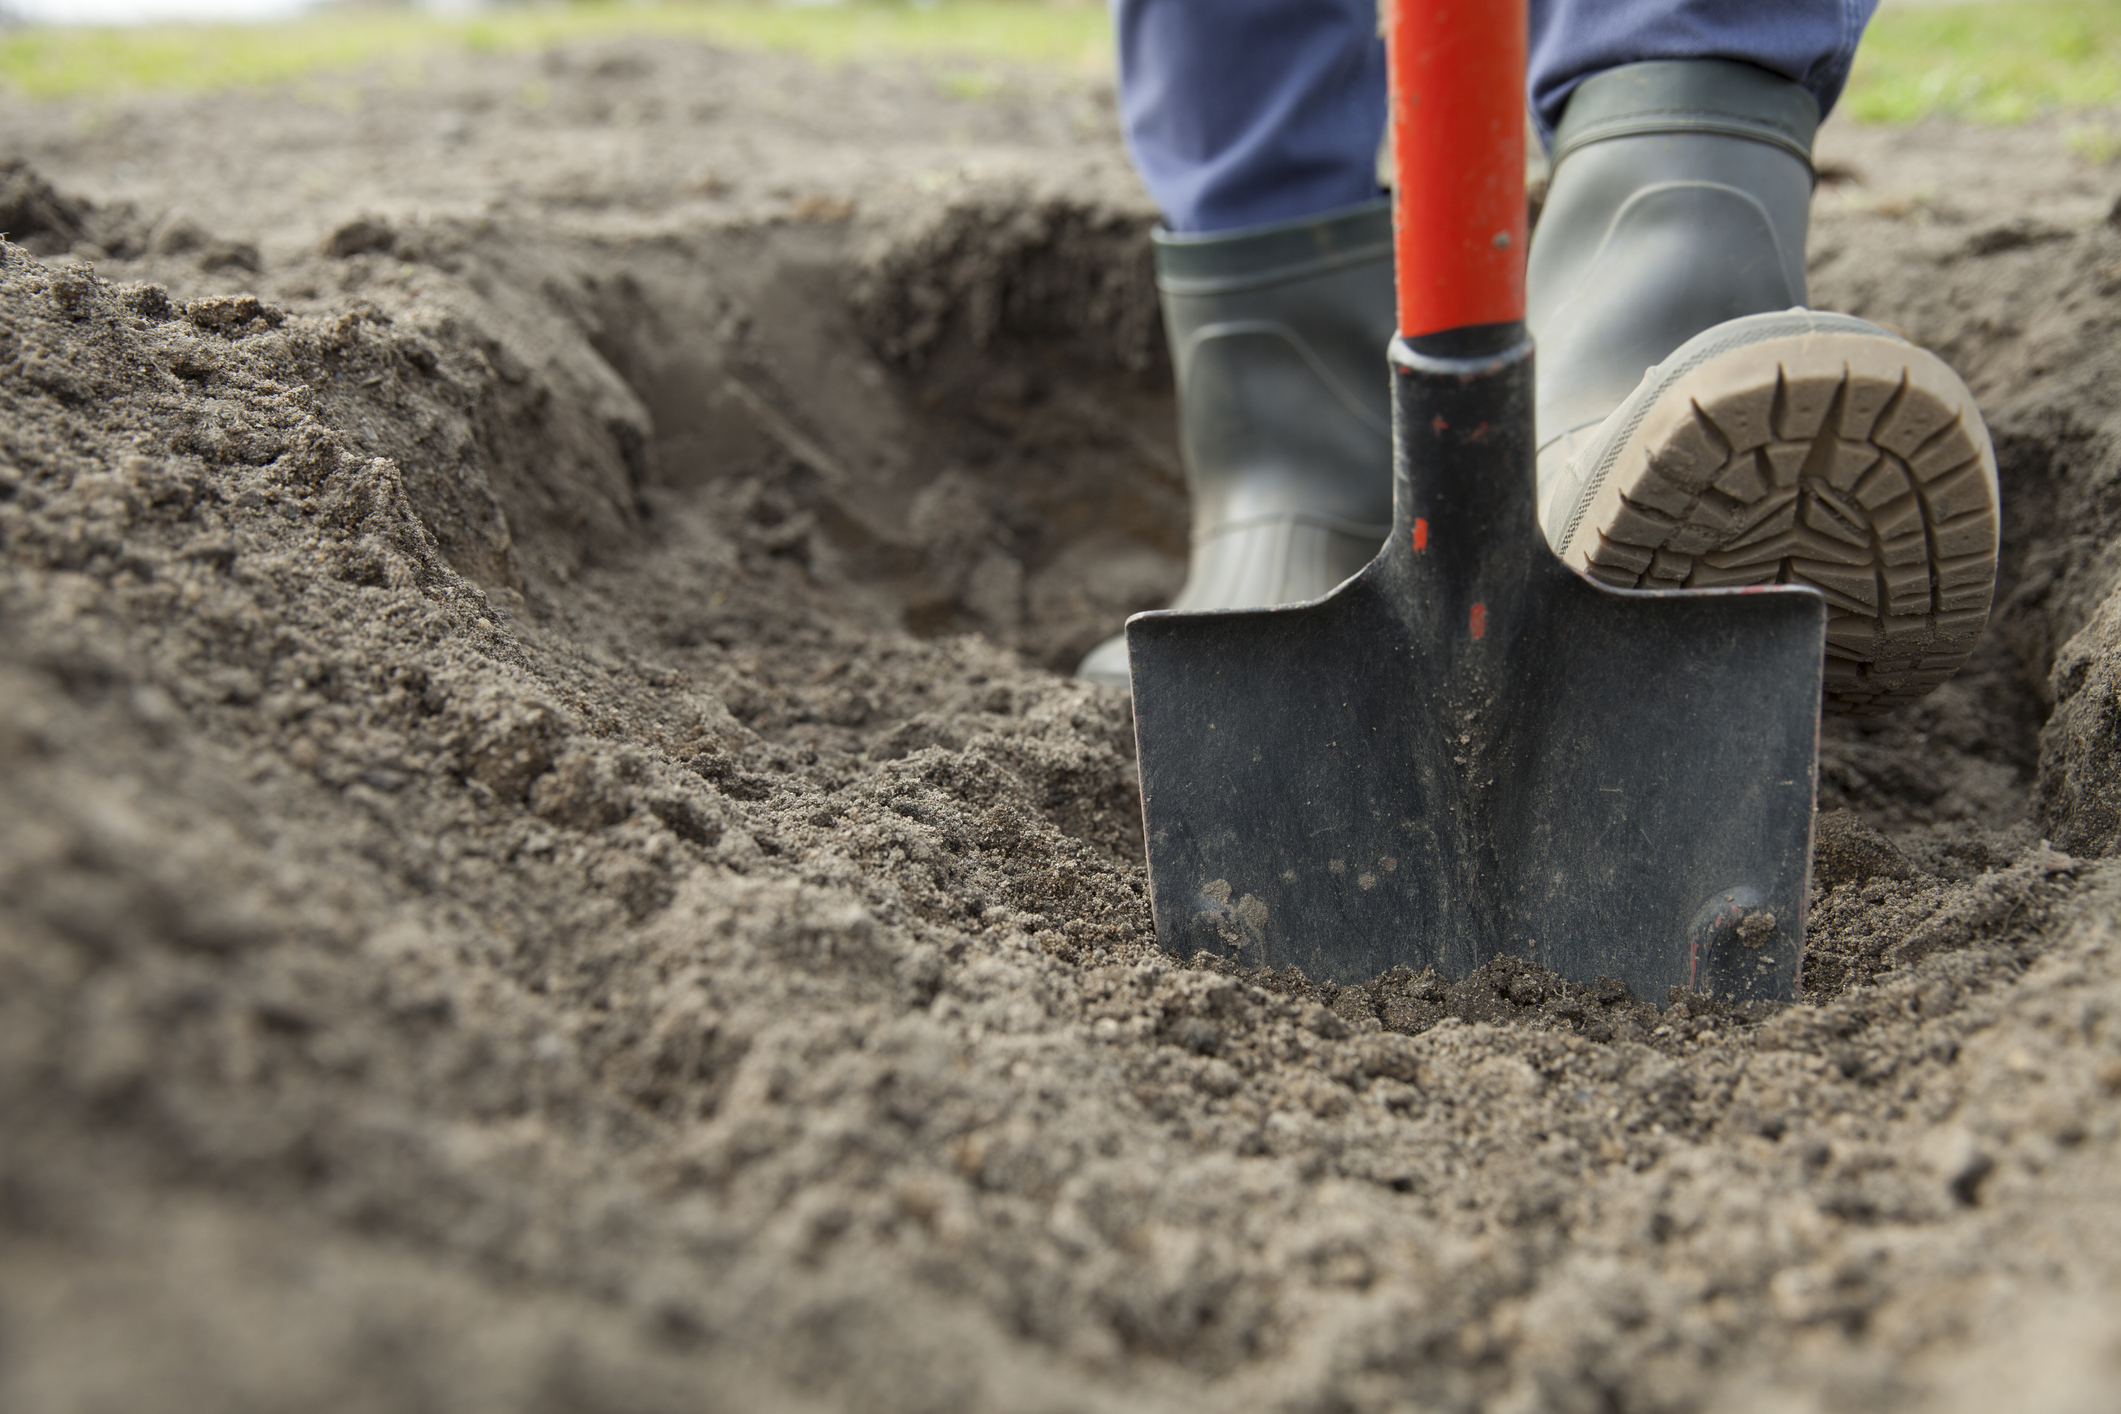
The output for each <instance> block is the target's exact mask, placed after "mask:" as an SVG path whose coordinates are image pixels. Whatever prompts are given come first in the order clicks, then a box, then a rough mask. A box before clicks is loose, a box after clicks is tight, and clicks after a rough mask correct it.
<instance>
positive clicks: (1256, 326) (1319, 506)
mask: <svg viewBox="0 0 2121 1414" xmlns="http://www.w3.org/2000/svg"><path fill="white" fill-rule="evenodd" d="M1156 272H1157V286H1158V288H1159V289H1160V290H1161V291H1162V293H1163V305H1164V329H1165V331H1166V333H1167V334H1168V335H1169V338H1170V345H1171V362H1172V365H1173V369H1174V371H1175V373H1176V375H1177V382H1178V421H1179V437H1180V442H1181V444H1182V447H1183V450H1184V453H1185V464H1186V486H1187V489H1188V490H1189V491H1190V492H1191V493H1192V502H1193V537H1192V550H1191V555H1190V558H1189V561H1188V564H1187V572H1186V582H1185V586H1184V587H1183V588H1182V589H1181V590H1180V591H1179V594H1178V598H1177V599H1175V600H1174V601H1172V604H1171V607H1172V608H1174V609H1246V608H1257V607H1260V606H1262V605H1268V604H1293V603H1297V602H1299V601H1301V600H1305V599H1315V598H1317V597H1318V596H1319V595H1321V594H1324V593H1326V592H1327V591H1328V590H1330V589H1332V588H1333V587H1334V586H1335V585H1337V584H1339V583H1340V582H1341V581H1342V580H1344V579H1346V578H1347V577H1348V576H1350V575H1352V574H1354V573H1355V572H1356V571H1357V570H1359V569H1361V568H1362V567H1363V566H1364V565H1366V564H1368V563H1369V562H1370V560H1371V559H1372V558H1373V557H1374V556H1375V555H1376V553H1377V551H1378V548H1379V547H1380V546H1381V545H1383V544H1384V540H1385V536H1386V535H1387V534H1388V533H1389V532H1390V530H1391V522H1392V417H1391V397H1390V393H1391V388H1390V375H1389V373H1388V371H1387V369H1386V366H1385V349H1386V347H1387V345H1389V344H1390V343H1391V340H1392V323H1393V306H1392V208H1391V204H1390V203H1389V202H1387V201H1379V202H1374V203H1370V204H1367V205H1363V206H1359V207H1353V208H1350V209H1349V210H1346V211H1341V212H1335V213H1332V214H1330V215H1327V216H1323V217H1313V218H1308V219H1306V220H1303V221H1296V222H1288V223H1285V224H1279V225H1273V226H1263V227H1254V228H1251V229H1248V230H1244V231H1236V232H1226V233H1220V234H1216V235H1210V236H1174V235H1171V234H1169V233H1167V232H1159V233H1158V234H1157V237H1156ZM1076 675H1077V676H1078V677H1082V678H1087V679H1089V680H1090V681H1092V682H1103V683H1111V684H1114V685H1116V686H1119V687H1125V686H1127V685H1128V673H1127V643H1126V639H1125V637H1124V636H1115V637H1112V638H1108V639H1106V640H1105V641H1104V642H1103V643H1100V644H1099V645H1098V646H1097V647H1096V648H1094V649H1092V650H1091V652H1090V654H1089V656H1088V657H1086V658H1084V659H1083V662H1082V666H1081V667H1080V668H1078V669H1077V670H1076Z"/></svg>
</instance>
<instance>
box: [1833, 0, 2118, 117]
mask: <svg viewBox="0 0 2121 1414" xmlns="http://www.w3.org/2000/svg"><path fill="white" fill-rule="evenodd" d="M1842 102H1843V106H1844V107H1845V108H1846V109H1847V110H1848V112H1849V114H1850V115H1851V116H1853V117H1856V118H1861V119H1862V120H1863V121H1865V122H1869V123H1912V122H1915V121H1916V120H1917V119H1920V118H1926V117H1928V116H1930V115H1931V114H1933V113H1942V114H1946V115H1949V116H1951V117H1957V118H1966V119H1970V120H1972V121H1974V122H1977V123H1991V124H2011V123H2022V122H2024V121H2026V120H2027V119H2029V118H2035V117H2039V116H2041V115H2043V114H2047V113H2058V112H2060V113H2067V112H2072V111H2083V110H2086V109H2095V108H2107V109H2112V108H2116V107H2121V4H2117V3H2115V0H2017V3H2012V4H1965V5H1934V6H1917V7H1907V8H1895V9H1888V10H1886V11H1885V12H1884V13H1882V14H1880V15H1879V16H1878V17H1877V18H1876V19H1875V20H1873V21H1872V22H1871V29H1870V33H1869V34H1867V35H1865V36H1864V40H1863V47H1862V48H1861V49H1860V50H1858V51H1857V54H1856V68H1855V72H1854V73H1853V74H1851V75H1850V77H1849V86H1848V93H1847V95H1846V96H1845V97H1844V98H1843V100H1842Z"/></svg>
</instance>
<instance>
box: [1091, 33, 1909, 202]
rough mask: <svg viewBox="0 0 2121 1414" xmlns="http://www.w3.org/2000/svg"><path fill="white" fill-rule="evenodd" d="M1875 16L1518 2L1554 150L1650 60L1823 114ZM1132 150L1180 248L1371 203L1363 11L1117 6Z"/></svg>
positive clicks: (1535, 96)
mask: <svg viewBox="0 0 2121 1414" xmlns="http://www.w3.org/2000/svg"><path fill="white" fill-rule="evenodd" d="M1877 5H1878V0H1779V2H1778V3H1769V0H1531V20H1532V33H1531V39H1532V45H1531V64H1530V71H1529V73H1528V74H1527V75H1526V88H1527V91H1528V99H1529V102H1530V103H1531V106H1532V113H1533V116H1534V118H1535V119H1536V121H1537V122H1538V124H1539V128H1540V132H1541V134H1542V136H1549V137H1550V136H1551V135H1552V133H1553V128H1554V124H1555V122H1556V121H1557V120H1559V118H1560V116H1561V110H1562V107H1563V105H1564V104H1566V103H1567V101H1568V97H1569V94H1570V92H1571V91H1573V90H1574V88H1575V86H1576V85H1577V83H1578V82H1580V81H1581V80H1583V79H1585V78H1588V77H1590V76H1591V75H1592V74H1595V73H1599V72H1602V71H1603V70H1606V69H1610V68H1613V67H1616V66H1617V65H1621V64H1630V63H1637V62H1640V61H1642V60H1645V59H1737V60H1742V61H1744V62H1746V63H1750V64H1757V65H1759V66H1760V67H1761V68H1763V69H1767V70H1769V71H1770V72H1773V73H1777V74H1781V75H1783V76H1784V77H1785V78H1790V79H1794V80H1796V81H1797V82H1799V83H1801V84H1803V85H1804V86H1805V87H1806V88H1807V89H1809V90H1810V91H1811V94H1812V96H1813V97H1814V98H1816V99H1818V100H1819V110H1820V112H1821V113H1822V114H1824V113H1825V112H1826V111H1828V110H1829V109H1831V108H1832V107H1833V106H1834V100H1835V99H1836V98H1838V97H1840V95H1841V87H1842V85H1843V84H1844V83H1846V82H1847V81H1848V72H1849V63H1850V61H1851V60H1852V59H1853V58H1854V57H1855V54H1856V41H1857V40H1858V39H1860V38H1861V37H1862V35H1863V28H1864V26H1865V25H1866V24H1868V23H1869V22H1870V17H1871V12H1872V11H1873V10H1875V9H1876V8H1877ZM1112 7H1113V15H1114V19H1115V21H1116V22H1117V28H1118V31H1119V81H1120V116H1121V120H1122V122H1123V123H1124V125H1125V128H1126V133H1127V145H1128V148H1129V150H1130V151H1131V152H1132V153H1133V154H1134V161H1135V165H1136V167H1138V168H1139V169H1140V171H1141V174H1142V180H1143V181H1144V182H1145V183H1146V184H1147V185H1148V188H1149V193H1150V195H1151V196H1153V197H1154V198H1155V199H1156V203H1157V205H1158V206H1159V207H1160V208H1162V210H1163V213H1164V219H1165V221H1166V223H1167V224H1168V225H1169V226H1170V228H1171V229H1172V230H1174V231H1181V232H1204V231H1228V230H1236V229H1240V228H1243V227H1246V226H1257V225H1264V224H1266V223H1268V222H1273V221H1288V220H1294V219H1297V218H1300V217H1304V216H1310V215H1314V214H1316V213H1319V212H1323V211H1330V210H1333V209H1335V208H1337V207H1345V206H1352V205H1354V204H1355V203H1357V202H1361V201H1366V200H1368V199H1369V198H1371V197H1373V196H1375V195H1376V194H1377V181H1376V160H1377V144H1378V140H1379V139H1380V138H1381V137H1382V136H1383V133H1384V121H1385V60H1384V45H1383V44H1382V43H1381V42H1380V41H1379V39H1378V38H1377V12H1376V7H1375V0H1112Z"/></svg>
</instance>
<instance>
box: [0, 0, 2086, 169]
mask: <svg viewBox="0 0 2121 1414" xmlns="http://www.w3.org/2000/svg"><path fill="white" fill-rule="evenodd" d="M628 33H656V34H667V35H671V36H673V37H688V38H698V39H702V40H708V41H711V42H715V43H719V44H726V45H734V46H738V47H751V48H769V49H779V50H793V51H798V52H806V53H809V54H811V55H813V56H814V57H817V58H821V59H825V60H828V61H837V60H841V59H845V58H849V57H859V56H862V55H865V54H889V53H901V54H903V53H913V54H968V55H976V56H980V57H985V58H992V59H1003V60H1016V61H1024V62H1031V63H1039V64H1057V65H1062V66H1066V67H1069V68H1072V69H1076V70H1078V71H1083V70H1090V71H1094V72H1098V73H1102V72H1104V71H1106V70H1109V67H1110V63H1111V59H1110V52H1109V51H1110V43H1109V21H1108V19H1107V16H1106V11H1105V8H1104V5H1103V3H1102V0H691V2H690V3H686V2H685V0H573V2H572V3H569V0H0V90H5V91H8V92H10V93H11V94H12V95H13V96H16V97H22V98H45V97H51V98H67V97H89V98H93V97H97V96H102V95H110V94H116V93H124V92H131V91H139V90H142V89H182V90H195V91H196V90H212V89H218V88H227V87H231V86H243V85H258V84H268V85H269V84H275V83H284V82H289V81H300V80H304V79H313V78H315V77H317V76H318V75H320V74H324V73H328V72H343V71H347V70H352V69H359V68H363V67H371V66H374V65H377V64H386V65H391V66H393V67H397V68H402V66H403V65H404V64H405V63H406V62H407V61H414V62H416V61H418V60H419V59H420V58H422V57H423V56H432V55H434V54H436V53H437V52H438V51H447V50H451V49H471V50H488V51H496V50H498V51H509V50H522V49H535V48H541V47H544V46H547V45H551V44H555V43H563V42H567V41H571V40H577V39H595V38H605V37H616V36H618V35H623V34H628ZM2117 105H2121V0H1885V3H1884V6H1883V8H1882V9H1881V11H1880V13H1879V15H1878V18H1877V20H1876V21H1875V22H1874V23H1873V25H1872V28H1871V32H1870V34H1869V36H1868V37H1867V38H1866V40H1865V42H1864V46H1863V49H1862V52H1861V53H1860V55H1859V56H1858V59H1857V65H1856V72H1855V75H1854V78H1853V80H1852V82H1851V84H1850V88H1849V91H1848V97H1847V100H1846V104H1845V111H1846V112H1847V114H1848V115H1849V116H1851V117H1854V118H1856V119H1858V120H1859V121H1866V122H1885V123H1908V122H1914V121H1918V120H1920V119H1922V118H1925V117H1928V116H1931V115H1932V114H1940V113H1941V114H1945V115H1948V116H1954V117H1960V118H1965V119H1968V120H1971V121H1973V122H1977V123H1983V124H1991V125H2012V124H2018V123H2023V122H2026V121H2029V120H2035V119H2040V118H2043V117H2049V116H2054V115H2062V116H2063V117H2065V118H2067V117H2068V116H2069V115H2073V114H2092V113H2097V112H2100V111H2102V110H2103V111H2104V112H2105V113H2108V114H2110V113H2111V111H2112V110H2113V109H2114V108H2115V107H2116V106H2117ZM2108 131H2109V129H2108V128H2106V127H2104V126H2098V127H2096V128H2095V130H2094V135H2093V136H2092V137H2090V138H2087V139H2084V140H2083V141H2084V142H2087V143H2089V144H2090V145H2091V146H2093V147H2098V148H2100V149H2101V151H2104V148H2105V147H2106V146H2109V145H2111V146H2113V147H2114V148H2115V152H2114V154H2111V155H2116V156H2121V143H2116V144H2107V143H2105V142H2104V140H2103V138H2102V137H2101V136H2100V135H2102V134H2105V133H2107V132H2108ZM2085 155H2091V156H2097V155H2099V154H2097V153H2091V152H2087V153H2086V154H2085Z"/></svg>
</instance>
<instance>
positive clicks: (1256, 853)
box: [1127, 0, 1826, 1002]
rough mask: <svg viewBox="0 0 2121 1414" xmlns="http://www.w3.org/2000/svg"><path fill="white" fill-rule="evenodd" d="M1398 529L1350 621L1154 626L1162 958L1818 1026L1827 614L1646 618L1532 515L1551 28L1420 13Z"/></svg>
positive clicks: (1263, 616) (1142, 725)
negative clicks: (1815, 969) (1765, 1015)
mask: <svg viewBox="0 0 2121 1414" xmlns="http://www.w3.org/2000/svg"><path fill="white" fill-rule="evenodd" d="M1386 34H1387V44H1388V50H1389V55H1390V66H1391V91H1392V99H1391V121H1392V128H1393V140H1394V163H1395V167H1396V176H1397V193H1398V195H1397V202H1398V205H1397V212H1396V221H1397V236H1396V239H1397V253H1396V260H1397V276H1398V289H1399V330H1400V332H1399V336H1398V337H1397V338H1396V339H1394V340H1393V342H1392V346H1391V349H1390V351H1389V354H1388V359H1387V361H1388V363H1389V366H1390V377H1391V380H1392V400H1393V403H1392V405H1393V467H1392V475H1393V501H1394V505H1393V529H1392V535H1391V538H1390V539H1389V540H1388V541H1387V542H1386V545H1385V548H1384V549H1383V550H1382V551H1381V552H1380V553H1379V555H1378V557H1377V558H1376V559H1375V560H1374V561H1372V562H1371V563H1370V565H1369V566H1368V567H1367V568H1365V569H1364V570H1362V571H1361V572H1360V573H1359V574H1357V575H1356V576H1355V577H1354V578H1352V579H1350V580H1348V581H1347V582H1346V583H1344V584H1342V585H1341V586H1340V587H1339V588H1338V589H1336V590H1334V591H1333V592H1332V593H1330V594H1328V595H1326V596H1325V597H1324V598H1322V599H1315V600H1311V601H1309V602H1307V603H1302V604H1294V605H1289V606H1286V607H1281V608H1272V609H1248V610H1227V611H1217V612H1211V613H1169V612H1164V613H1148V614H1138V615H1136V616H1134V617H1133V618H1132V619H1130V620H1129V621H1128V623H1127V651H1128V656H1129V659H1130V661H1131V666H1132V674H1133V682H1134V712H1135V721H1136V726H1137V731H1138V734H1139V743H1140V754H1141V778H1142V805H1143V815H1144V821H1145V824H1146V827H1147V828H1146V833H1147V839H1148V854H1149V879H1150V892H1151V899H1152V903H1153V907H1154V910H1155V917H1156V933H1157V939H1158V941H1159V942H1160V943H1161V944H1162V945H1163V946H1164V947H1165V948H1166V949H1168V950H1170V951H1171V952H1174V953H1177V954H1178V955H1180V956H1182V957H1190V956H1192V955H1193V954H1194V953H1196V952H1197V951H1201V950H1206V951H1209V952H1211V953H1215V954H1219V955H1222V956H1224V957H1228V958H1231V959H1232V960H1233V961H1236V962H1238V963H1240V964H1242V965H1245V966H1252V967H1265V968H1274V969H1281V968H1287V967H1294V968H1297V969H1299V970H1301V971H1302V973H1303V974H1304V975H1305V976H1306V977H1309V978H1311V979H1312V980H1314V981H1325V982H1335V983H1354V982H1363V981H1367V980H1369V979H1371V978H1373V977H1376V976H1377V975H1378V974H1380V973H1383V972H1385V971H1387V970H1389V969H1391V968H1394V967H1400V966H1405V967H1410V968H1414V969H1416V970H1419V969H1421V968H1424V967H1434V968H1436V969H1437V971H1438V972H1439V973H1441V974H1442V975H1443V976H1444V977H1445V978H1447V979H1457V978H1460V977H1463V976H1464V975H1465V974H1467V973H1468V972H1471V971H1472V970H1473V969H1475V968H1477V967H1479V966H1481V965H1482V964H1483V963H1485V962H1487V961H1488V960H1489V959H1491V958H1495V957H1498V956H1506V955H1507V956H1515V957H1521V958H1525V959H1528V960H1530V961H1532V962H1535V963H1538V964H1539V965H1541V966H1543V967H1546V968H1549V969H1551V970H1552V971H1554V972H1556V973H1559V974H1560V975H1562V976H1563V977H1565V978H1569V979H1571V980H1575V981H1589V980H1592V979H1593V978H1597V977H1601V976H1602V977H1611V978H1616V979H1618V980H1619V981H1621V982H1623V983H1625V984H1626V985H1627V986H1628V987H1629V988H1630V989H1631V990H1632V991H1634V992H1635V993H1636V994H1637V995H1638V996H1645V997H1649V998H1651V999H1653V1000H1657V1001H1660V1002H1661V1001H1662V1000H1663V999H1664V997H1665V996H1666V995H1667V993H1666V991H1665V989H1666V988H1669V987H1671V986H1675V985H1676V986H1682V987H1686V988H1688V989H1691V990H1692V991H1694V992H1697V993H1702V994H1710V995H1715V996H1718V997H1725V998H1731V999H1734V1000H1779V999H1786V998H1789V997H1791V996H1792V995H1793V994H1794V992H1795V989H1796V986H1797V982H1798V959H1799V950H1800V945H1801V943H1802V940H1803V938H1804V909H1805V895H1806V882H1807V874H1808V872H1809V869H1810V861H1811V834H1812V811H1813V793H1814V776H1815V773H1816V770H1817V761H1818V742H1819V703H1820V689H1821V671H1822V667H1821V665H1822V662H1823V658H1824V650H1825V642H1826V606H1825V603H1824V601H1823V600H1822V599H1821V598H1820V596H1818V595H1817V594H1815V593H1814V592H1812V591H1810V590H1808V589H1800V588H1793V587H1783V586H1765V587H1760V588H1752V589H1742V590H1727V591H1723V590H1694V591H1673V592H1643V591H1617V590H1611V589H1607V588H1605V587H1603V586H1600V585H1598V584H1595V583H1593V582H1592V581H1590V580H1588V579H1585V578H1583V577H1581V576H1579V575H1577V574H1576V573H1575V572H1574V571H1572V570H1570V569H1568V568H1567V567H1566V566H1564V565H1563V564H1562V563H1561V561H1560V560H1558V559H1557V558H1555V556H1554V555H1553V553H1552V552H1551V551H1549V550H1548V548H1547V545H1546V541H1545V539H1544V538H1543V536H1542V534H1541V532H1540V530H1539V527H1538V524H1537V521H1536V519H1535V515H1534V470H1533V454H1534V447H1533V420H1532V408H1533V385H1532V346H1531V342H1530V340H1529V338H1528V337H1527V335H1526V332H1525V328H1524V324H1523V318H1524V249H1525V239H1526V214H1525V203H1524V180H1523V173H1524V114H1523V108H1522V102H1523V99H1522V94H1523V91H1524V64H1525V44H1526V14H1525V8H1524V6H1523V4H1522V3H1521V0H1520V3H1517V4H1507V3H1505V4H1492V5H1490V4H1465V3H1452V2H1451V0H1394V3H1393V4H1392V7H1391V14H1390V17H1389V20H1388V24H1387V30H1386Z"/></svg>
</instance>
